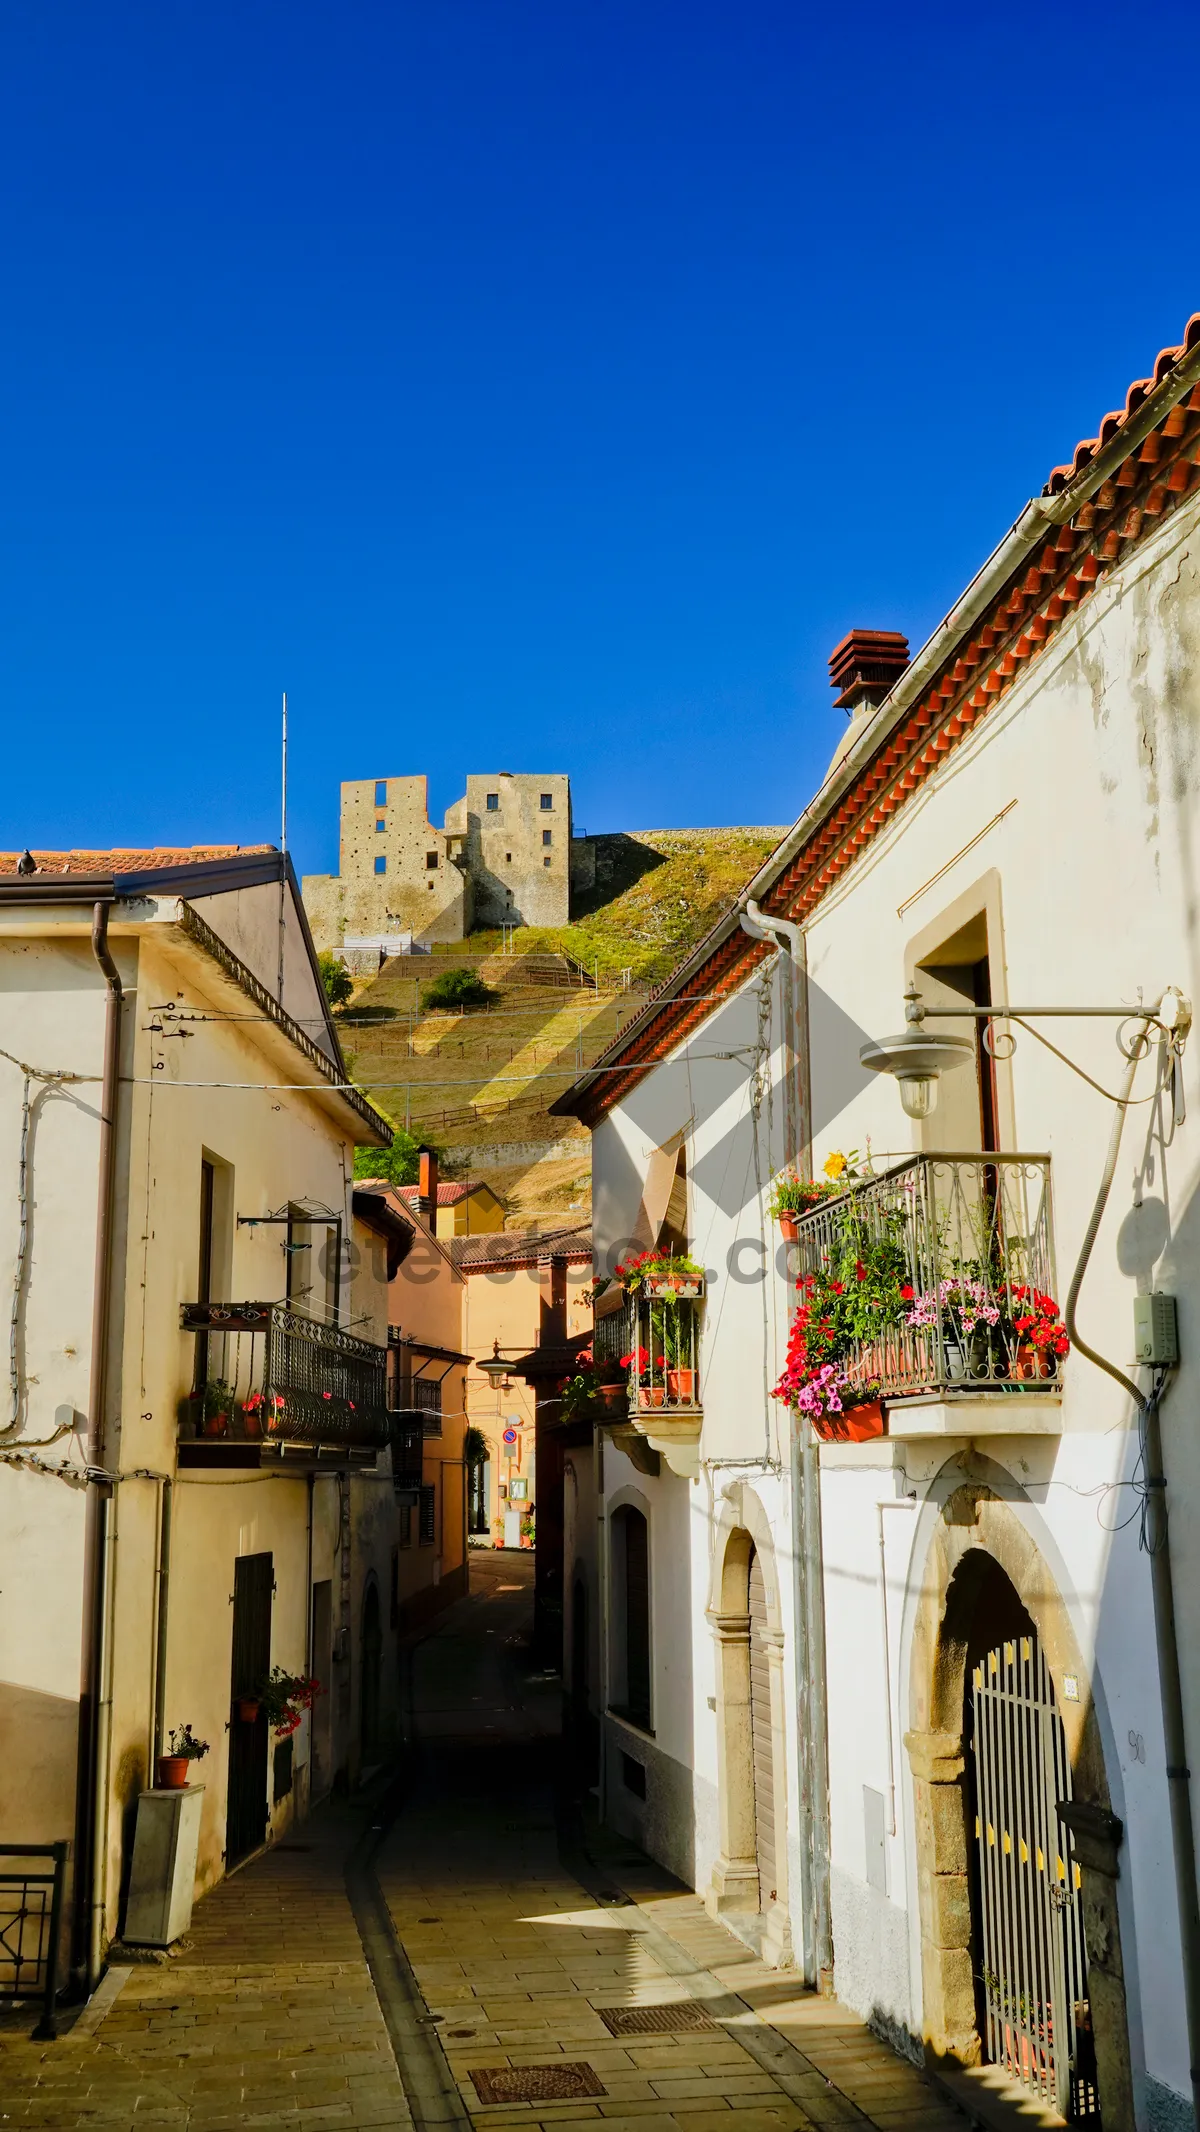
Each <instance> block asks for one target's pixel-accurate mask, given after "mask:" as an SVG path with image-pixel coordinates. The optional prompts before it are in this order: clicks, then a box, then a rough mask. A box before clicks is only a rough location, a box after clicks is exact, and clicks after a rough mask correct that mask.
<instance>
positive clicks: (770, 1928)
mask: <svg viewBox="0 0 1200 2132" xmlns="http://www.w3.org/2000/svg"><path fill="white" fill-rule="evenodd" d="M723 1495H724V1500H723V1506H722V1510H721V1515H720V1518H719V1520H718V1523H717V1530H716V1535H715V1542H716V1544H715V1548H714V1557H713V1575H712V1587H711V1593H710V1601H709V1607H708V1619H709V1624H710V1626H711V1628H712V1632H713V1641H714V1644H715V1646H716V1650H715V1672H716V1683H717V1696H716V1703H717V1792H718V1812H719V1827H720V1851H719V1853H718V1855H717V1858H716V1861H715V1863H714V1865H713V1873H712V1881H711V1885H710V1888H709V1892H708V1904H709V1907H710V1909H712V1910H713V1912H714V1913H715V1914H716V1915H718V1916H722V1917H726V1918H728V1919H729V1921H730V1922H731V1923H735V1922H736V1924H737V1925H738V1927H739V1928H740V1930H741V1931H742V1932H743V1933H744V1934H745V1936H746V1937H748V1938H749V1939H750V1940H751V1941H752V1942H753V1944H754V1945H755V1946H757V1947H758V1949H759V1951H760V1952H761V1954H762V1958H763V1960H764V1961H766V1962H770V1963H772V1964H774V1965H775V1966H779V1965H781V1964H782V1963H784V1962H786V1961H788V1960H789V1959H790V1956H791V1929H790V1922H789V1916H788V1890H787V1837H786V1830H785V1828H784V1817H785V1815H786V1811H787V1753H786V1738H787V1713H786V1704H785V1698H784V1681H783V1654H784V1630H783V1617H782V1610H781V1607H780V1598H779V1578H778V1574H777V1570H776V1562H775V1542H774V1536H773V1534H772V1531H771V1525H770V1520H769V1518H768V1517H767V1513H766V1511H765V1510H764V1508H763V1506H762V1504H761V1502H760V1501H759V1499H758V1497H757V1495H756V1494H755V1492H754V1490H753V1489H752V1488H751V1487H750V1486H749V1485H748V1484H747V1483H745V1482H741V1481H733V1482H727V1483H726V1485H725V1489H724V1492H723ZM753 1555H757V1557H758V1560H759V1562H760V1564H761V1568H762V1575H763V1590H764V1597H765V1602H766V1616H767V1625H766V1628H765V1630H763V1631H762V1632H761V1635H762V1641H763V1644H764V1647H765V1650H766V1657H767V1663H768V1677H769V1684H770V1689H769V1692H770V1712H771V1770H772V1791H773V1795H774V1805H775V1813H776V1817H777V1835H776V1860H775V1866H776V1874H775V1878H776V1885H775V1892H774V1898H773V1899H768V1900H767V1901H766V1903H765V1906H764V1907H762V1908H760V1886H759V1872H758V1853H757V1841H756V1828H755V1802H754V1758H753V1741H752V1738H751V1728H750V1563H751V1558H752V1556H753Z"/></svg>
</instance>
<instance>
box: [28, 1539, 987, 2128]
mask: <svg viewBox="0 0 1200 2132" xmlns="http://www.w3.org/2000/svg"><path fill="white" fill-rule="evenodd" d="M471 1581H472V1590H471V1594H470V1596H469V1597H468V1598H465V1599H463V1600H461V1601H459V1602H458V1603H457V1604H456V1605H455V1606H454V1607H452V1608H451V1609H449V1610H448V1611H447V1613H446V1614H445V1615H443V1616H442V1618H441V1621H440V1623H439V1625H438V1627H437V1629H436V1630H435V1631H434V1632H432V1633H431V1634H429V1635H428V1636H426V1637H424V1638H423V1639H422V1640H420V1641H417V1642H416V1643H415V1644H414V1645H413V1646H412V1647H411V1648H410V1650H409V1652H408V1654H407V1679H406V1683H405V1686H406V1702H407V1718H406V1729H407V1731H408V1734H409V1738H408V1747H407V1751H406V1753H405V1755H404V1756H403V1757H402V1766H401V1768H400V1769H399V1770H398V1771H396V1772H389V1773H381V1774H380V1775H379V1776H377V1777H376V1779H375V1780H374V1781H373V1783H372V1784H371V1785H370V1786H368V1787H367V1788H366V1790H365V1791H364V1793H363V1794H362V1795H361V1796H360V1797H359V1798H357V1799H355V1800H354V1801H352V1802H350V1803H348V1804H335V1805H332V1806H329V1807H326V1808H323V1809H321V1810H320V1811H319V1812H318V1813H317V1814H315V1815H314V1816H313V1817H312V1819H311V1820H310V1821H308V1822H307V1823H304V1824H301V1825H300V1827H299V1828H298V1829H297V1831H296V1833H295V1835H294V1837H292V1838H290V1839H289V1840H287V1841H285V1842H282V1843H280V1844H278V1845H277V1846H275V1847H274V1848H273V1849H270V1850H268V1851H267V1852H265V1853H264V1854H261V1855H260V1856H258V1857H257V1858H255V1859H253V1860H252V1861H251V1862H249V1863H248V1864H247V1865H246V1866H244V1867H243V1868H242V1869H241V1870H240V1871H238V1872H236V1873H234V1874H232V1875H230V1877H229V1878H228V1879H226V1880H225V1881H223V1882H222V1883H221V1885H220V1886H219V1887H218V1888H217V1889H216V1890H215V1891H214V1892H213V1893H212V1894H211V1895H210V1896H208V1897H207V1898H206V1899H205V1900H204V1901H203V1902H201V1903H200V1904H199V1905H198V1907H197V1910H196V1913H195V1918H194V1921H193V1925H192V1929H191V1932H190V1934H189V1935H188V1940H187V1942H186V1943H184V1944H183V1945H182V1947H181V1949H180V1951H179V1952H178V1953H177V1954H176V1955H175V1956H173V1957H172V1958H171V1959H170V1960H168V1961H165V1962H163V1963H150V1964H145V1965H141V1964H139V1965H138V1966H137V1967H129V1966H120V1965H114V1966H113V1967H112V1968H110V1970H109V1972H108V1975H107V1977H106V1979H105V1981H104V1983H103V1984H102V1985H101V1987H100V1989H99V1991H98V1993H97V1994H96V1995H95V1997H94V1998H93V2000H92V2002H91V2003H90V2005H89V2006H88V2007H87V2008H86V2009H84V2011H83V2012H82V2013H81V2014H80V2015H79V2017H78V2018H77V2019H76V2020H75V2022H74V2025H73V2026H72V2027H70V2028H69V2029H66V2028H65V2029H64V2033H63V2035H62V2037H61V2038H60V2040H59V2041H58V2042H57V2043H53V2044H48V2043H40V2044H39V2043H34V2042H32V2041H30V2040H29V2029H30V2027H31V2025H32V2023H31V2021H30V2020H28V2019H27V2020H26V2021H25V2022H24V2023H23V2025H21V2026H16V2027H14V2026H12V2025H8V2026H6V2027H5V2028H4V2029H3V2030H0V2124H3V2125H5V2126H24V2125H40V2126H46V2127H52V2128H54V2132H59V2128H61V2132H67V2128H73V2127H80V2126H88V2125H97V2126H99V2125H102V2126H110V2127H117V2126H125V2127H129V2128H130V2132H135V2128H137V2132H140V2128H141V2127H143V2126H147V2127H148V2126H163V2127H166V2126H170V2127H173V2128H174V2127H177V2128H180V2132H201V2128H203V2132H234V2128H237V2127H242V2126H263V2127H282V2126H295V2127H305V2128H307V2132H333V2128H335V2127H352V2128H359V2127H361V2128H367V2127H384V2126H388V2127H402V2126H410V2125H415V2126H416V2127H418V2128H424V2127H426V2126H431V2127H432V2126H453V2125H457V2126H460V2127H467V2126H470V2125H473V2124H474V2125H479V2124H483V2123H497V2124H502V2125H510V2124H511V2125H521V2126H531V2127H536V2126H540V2125H551V2124H555V2125H557V2124H561V2123H564V2122H566V2121H569V2120H573V2119H576V2118H595V2119H600V2120H602V2121H603V2122H604V2124H605V2125H606V2126H607V2127H609V2128H611V2132H616V2128H618V2127H621V2126H625V2125H628V2126H630V2127H631V2128H632V2127H633V2126H634V2125H636V2126H637V2128H638V2132H657V2128H673V2132H710V2128H716V2127H719V2126H722V2125H725V2124H730V2125H734V2124H736V2125H737V2126H738V2127H739V2128H740V2132H777V2128H778V2132H796V2128H804V2127H807V2126H810V2125H811V2126H816V2127H824V2126H834V2125H847V2124H857V2125H862V2126H878V2127H880V2128H895V2132H901V2128H905V2127H910V2126H911V2127H913V2128H916V2127H921V2128H925V2127H929V2128H931V2132H940V2128H942V2127H945V2132H952V2128H954V2127H957V2126H961V2124H962V2122H963V2120H962V2119H961V2118H960V2117H959V2116H958V2115H957V2113H956V2112H955V2111H954V2110H953V2108H952V2107H950V2106H949V2105H948V2104H946V2103H945V2102H943V2101H942V2100H941V2098H940V2097H939V2096H938V2095H937V2094H936V2093H935V2092H934V2091H933V2090H932V2088H931V2087H930V2085H929V2084H928V2082H927V2081H926V2079H925V2076H924V2075H923V2074H921V2073H919V2072H918V2071H916V2070H915V2069H914V2068H913V2067H911V2066H909V2065H907V2064H906V2063H905V2062H903V2061H902V2060H900V2059H899V2058H897V2057H895V2056H894V2055H893V2053H892V2052H891V2051H890V2050H888V2049H887V2048H886V2046H885V2045H884V2044H883V2043H881V2042H879V2041H878V2040H877V2039H876V2038H875V2037H874V2036H872V2035H871V2034H870V2033H869V2032H868V2031H867V2030H866V2029H865V2028H864V2027H863V2025H862V2023H861V2022H859V2021H858V2020H856V2019H855V2018H853V2017H852V2016H850V2015H848V2014H847V2013H845V2011H844V2010H843V2009H841V2008H840V2007H839V2006H838V2005H837V2004H836V2002H830V2001H824V2000H820V1999H818V1998H816V1997H814V1996H812V1995H811V1994H801V1995H799V1996H798V1995H797V1994H796V1989H795V1982H794V1979H789V1977H788V1976H787V1975H786V1974H784V1973H781V1972H779V1971H772V1970H769V1969H767V1968H765V1967H764V1966H763V1965H762V1964H761V1963H760V1962H758V1961H757V1959H756V1958H755V1957H754V1956H753V1955H752V1954H751V1953H750V1952H749V1950H747V1949H746V1948H744V1947H743V1946H742V1945H741V1944H740V1943H739V1942H738V1941H737V1940H735V1939H733V1938H732V1937H731V1936H730V1935H729V1934H728V1933H727V1932H726V1931H725V1930H724V1928H723V1927H721V1926H720V1925H717V1924H714V1923H713V1922H712V1920H711V1919H710V1918H709V1917H708V1916H707V1915H706V1913H705V1910H704V1908H703V1905H702V1903H701V1902H700V1900H699V1898H698V1897H697V1896H695V1895H694V1894H692V1893H691V1892H689V1891H686V1890H683V1889H681V1888H680V1886H679V1885H678V1883H676V1882H675V1881H673V1880H671V1879H670V1877H669V1876H668V1875H666V1874H664V1873H662V1872H661V1871H660V1870H659V1869H658V1868H656V1867H655V1866H653V1865H652V1864H651V1863H650V1862H649V1861H648V1860H646V1859H645V1858H644V1857H643V1856H642V1855H641V1854H640V1853H638V1852H636V1851H632V1850H631V1849H630V1847H629V1846H628V1845H627V1844H625V1843H623V1842H622V1841H620V1840H619V1839H614V1838H612V1837H611V1836H609V1835H606V1834H604V1832H600V1831H597V1830H596V1829H595V1828H594V1827H593V1826H592V1825H591V1823H590V1821H589V1820H588V1819H587V1817H586V1816H581V1815H580V1814H579V1812H578V1810H577V1808H576V1807H575V1806H574V1805H572V1804H571V1803H569V1802H564V1799H563V1796H562V1794H561V1792H560V1790H559V1788H558V1786H557V1784H556V1776H557V1769H558V1755H557V1741H558V1717H559V1702H560V1688H559V1682H558V1680H557V1678H556V1677H547V1676H539V1675H536V1674H533V1675H531V1673H530V1660H529V1657H528V1632H529V1623H530V1611H531V1585H532V1565H531V1561H530V1558H529V1556H528V1555H516V1554H506V1553H495V1554H491V1553H482V1552H480V1553H477V1554H476V1555H475V1556H474V1557H473V1560H472V1564H471Z"/></svg>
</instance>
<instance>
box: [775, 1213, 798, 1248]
mask: <svg viewBox="0 0 1200 2132" xmlns="http://www.w3.org/2000/svg"><path fill="white" fill-rule="evenodd" d="M779 1234H780V1235H781V1236H782V1238H783V1241H784V1243H785V1244H794V1243H795V1241H796V1238H797V1237H798V1236H799V1234H800V1216H799V1215H798V1214H797V1213H796V1212H795V1211H794V1209H792V1208H789V1207H785V1208H784V1210H783V1213H782V1214H781V1215H780V1217H779Z"/></svg>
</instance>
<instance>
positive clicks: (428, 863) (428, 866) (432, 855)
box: [425, 851, 438, 873]
mask: <svg viewBox="0 0 1200 2132" xmlns="http://www.w3.org/2000/svg"><path fill="white" fill-rule="evenodd" d="M437 863H438V855H437V853H436V851H427V852H426V854H425V871H426V873H432V872H433V869H434V867H435V866H436V865H437Z"/></svg>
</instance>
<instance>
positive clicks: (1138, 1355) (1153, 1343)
mask: <svg viewBox="0 0 1200 2132" xmlns="http://www.w3.org/2000/svg"><path fill="white" fill-rule="evenodd" d="M1133 1359H1134V1361H1135V1362H1149V1363H1151V1364H1153V1365H1155V1366H1156V1367H1158V1368H1165V1367H1167V1366H1168V1365H1169V1364H1170V1363H1173V1362H1178V1360H1179V1327H1178V1324H1177V1322H1176V1317H1175V1298H1174V1296H1173V1295H1161V1294H1159V1293H1158V1292H1157V1291H1156V1292H1155V1293H1154V1294H1153V1295H1138V1296H1135V1297H1134V1299H1133Z"/></svg>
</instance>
